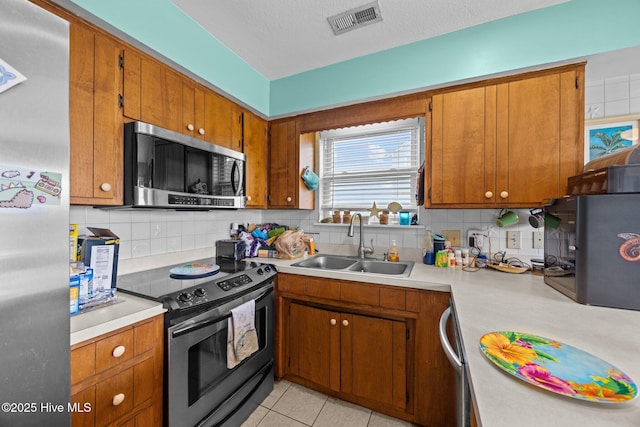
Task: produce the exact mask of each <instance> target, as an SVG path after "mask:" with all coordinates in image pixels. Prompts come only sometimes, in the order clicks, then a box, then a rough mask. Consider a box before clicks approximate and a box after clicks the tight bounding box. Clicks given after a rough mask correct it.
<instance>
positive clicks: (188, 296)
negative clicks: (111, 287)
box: [117, 258, 276, 311]
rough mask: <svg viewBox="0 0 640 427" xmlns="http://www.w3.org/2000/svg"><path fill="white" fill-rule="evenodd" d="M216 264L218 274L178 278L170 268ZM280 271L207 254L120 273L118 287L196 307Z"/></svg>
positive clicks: (171, 304)
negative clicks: (195, 277)
mask: <svg viewBox="0 0 640 427" xmlns="http://www.w3.org/2000/svg"><path fill="white" fill-rule="evenodd" d="M195 263H198V264H216V265H218V266H219V267H220V270H219V271H218V272H217V273H215V274H214V275H211V276H207V277H202V278H197V279H176V278H173V277H171V272H170V270H171V269H172V268H174V267H180V266H183V265H185V264H195ZM275 274H276V269H275V267H274V266H272V265H270V264H266V263H260V262H252V261H235V260H233V259H226V258H204V259H199V260H195V261H192V262H188V263H180V264H176V265H170V266H166V267H160V268H155V269H152V270H146V271H141V272H138V273H131V274H126V275H123V276H119V277H118V285H117V288H118V290H120V291H123V292H125V293H130V294H133V295H137V296H140V297H143V298H147V299H152V300H154V301H159V302H162V303H163V305H164V307H165V308H166V309H167V310H170V311H171V310H179V309H192V308H195V307H197V306H200V305H205V304H215V303H216V302H217V301H227V300H229V299H232V298H233V297H234V296H235V295H237V294H242V293H245V292H246V291H247V290H248V289H252V288H254V287H256V286H257V285H260V284H261V283H264V282H266V281H269V279H270V278H271V277H273V276H274V275H275Z"/></svg>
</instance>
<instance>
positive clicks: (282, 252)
mask: <svg viewBox="0 0 640 427" xmlns="http://www.w3.org/2000/svg"><path fill="white" fill-rule="evenodd" d="M303 236H304V232H303V231H302V230H286V231H285V232H283V233H282V234H281V235H280V237H278V239H277V240H276V241H275V243H274V245H275V246H276V251H277V253H276V258H280V259H293V258H300V257H301V256H302V255H304V249H305V247H306V245H305V244H304V241H303Z"/></svg>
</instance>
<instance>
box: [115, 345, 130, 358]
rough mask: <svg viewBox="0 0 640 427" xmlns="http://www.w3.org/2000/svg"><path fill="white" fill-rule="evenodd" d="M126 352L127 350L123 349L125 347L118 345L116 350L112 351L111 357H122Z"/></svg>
mask: <svg viewBox="0 0 640 427" xmlns="http://www.w3.org/2000/svg"><path fill="white" fill-rule="evenodd" d="M126 350H127V349H126V348H125V346H123V345H119V346H117V347H116V348H114V349H113V351H112V352H111V355H112V356H113V357H120V356H122V355H123V354H124V352H125V351H126Z"/></svg>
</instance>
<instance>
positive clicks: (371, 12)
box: [327, 1, 382, 35]
mask: <svg viewBox="0 0 640 427" xmlns="http://www.w3.org/2000/svg"><path fill="white" fill-rule="evenodd" d="M327 21H329V25H331V29H332V30H333V33H334V34H335V35H338V34H342V33H346V32H347V31H351V30H355V29H356V28H360V27H364V26H365V25H369V24H373V23H374V22H378V21H382V16H381V15H380V7H379V6H378V2H377V1H374V2H372V3H369V4H366V5H364V6H360V7H356V8H355V9H351V10H347V11H346V12H342V13H339V14H337V15H333V16H330V17H329V18H327Z"/></svg>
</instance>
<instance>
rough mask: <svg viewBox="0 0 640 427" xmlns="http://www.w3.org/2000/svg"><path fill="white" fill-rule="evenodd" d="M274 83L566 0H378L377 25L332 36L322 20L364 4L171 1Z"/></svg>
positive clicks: (361, 0) (359, 0) (348, 0)
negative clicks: (283, 78)
mask: <svg viewBox="0 0 640 427" xmlns="http://www.w3.org/2000/svg"><path fill="white" fill-rule="evenodd" d="M172 1H173V2H174V3H175V4H176V5H177V6H178V7H180V8H181V9H182V10H184V11H185V12H186V13H187V14H188V15H189V16H191V17H192V18H193V19H194V20H195V21H196V22H198V23H199V24H200V25H202V27H204V28H205V29H206V30H207V31H208V32H210V33H211V34H212V35H213V36H214V37H216V38H217V39H218V40H220V41H221V42H222V43H224V44H225V45H226V46H227V47H229V48H230V49H231V50H232V51H234V52H235V53H236V54H237V55H238V56H240V57H241V58H242V59H244V60H245V61H246V62H247V63H248V64H250V65H251V66H252V67H253V68H255V69H256V70H257V71H258V72H260V73H261V74H263V75H264V76H265V77H266V78H267V79H269V80H274V79H277V78H280V77H285V76H288V75H292V74H297V73H300V72H303V71H307V70H311V69H315V68H320V67H323V66H326V65H330V64H334V63H337V62H341V61H345V60H348V59H351V58H355V57H358V56H363V55H367V54H370V53H374V52H378V51H381V50H385V49H390V48H394V47H397V46H401V45H405V44H408V43H412V42H415V41H419V40H423V39H427V38H431V37H435V36H438V35H441V34H445V33H449V32H453V31H456V30H460V29H463V28H467V27H471V26H475V25H480V24H483V23H486V22H490V21H494V20H497V19H501V18H505V17H507V16H511V15H516V14H520V13H525V12H530V11H532V10H535V9H539V8H542V7H547V6H551V5H555V4H559V3H564V2H565V1H568V0H378V4H379V7H380V12H381V14H382V21H381V22H378V23H375V24H372V25H368V26H365V27H362V28H359V29H356V30H354V31H350V32H347V33H344V34H342V35H339V36H335V35H334V34H333V32H332V31H331V27H330V26H329V24H328V22H327V17H330V16H332V15H335V14H338V13H341V12H344V11H346V10H348V9H352V8H355V7H359V6H362V5H365V4H368V3H370V2H371V0H258V1H256V0H234V1H229V0H172Z"/></svg>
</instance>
